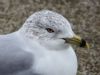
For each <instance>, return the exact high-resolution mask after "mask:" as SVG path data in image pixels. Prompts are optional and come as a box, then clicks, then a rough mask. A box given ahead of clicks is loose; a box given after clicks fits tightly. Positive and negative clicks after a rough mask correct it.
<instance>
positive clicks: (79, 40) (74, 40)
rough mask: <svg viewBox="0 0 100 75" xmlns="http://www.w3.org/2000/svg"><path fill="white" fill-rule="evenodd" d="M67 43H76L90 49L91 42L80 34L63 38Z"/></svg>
mask: <svg viewBox="0 0 100 75" xmlns="http://www.w3.org/2000/svg"><path fill="white" fill-rule="evenodd" d="M63 39H64V40H65V41H66V42H67V43H70V44H74V45H77V46H80V47H83V48H88V49H89V44H88V43H87V42H86V41H85V40H84V39H82V38H81V37H79V36H74V37H72V38H63Z"/></svg>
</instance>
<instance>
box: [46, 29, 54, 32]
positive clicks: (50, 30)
mask: <svg viewBox="0 0 100 75" xmlns="http://www.w3.org/2000/svg"><path fill="white" fill-rule="evenodd" d="M46 30H47V31H48V32H49V33H53V32H54V30H53V29H51V28H46Z"/></svg>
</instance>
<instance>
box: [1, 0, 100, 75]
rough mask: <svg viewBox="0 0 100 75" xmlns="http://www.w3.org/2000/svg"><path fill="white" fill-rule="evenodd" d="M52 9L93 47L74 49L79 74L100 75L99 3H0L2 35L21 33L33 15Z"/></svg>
mask: <svg viewBox="0 0 100 75" xmlns="http://www.w3.org/2000/svg"><path fill="white" fill-rule="evenodd" d="M42 9H49V10H53V11H56V12H58V13H60V14H62V15H63V16H64V17H66V18H67V19H68V20H69V22H70V23H71V24H72V27H73V31H74V32H75V33H76V34H78V35H80V36H82V37H84V38H86V40H87V41H88V42H89V43H90V44H91V48H90V49H89V50H88V49H81V48H75V49H76V50H75V51H76V54H77V57H78V63H79V68H78V74H77V75H100V0H0V34H8V33H11V32H14V31H16V30H18V29H19V28H20V27H21V26H22V25H23V23H24V22H25V20H26V19H27V18H28V17H29V16H30V15H31V14H32V13H34V12H36V11H39V10H42Z"/></svg>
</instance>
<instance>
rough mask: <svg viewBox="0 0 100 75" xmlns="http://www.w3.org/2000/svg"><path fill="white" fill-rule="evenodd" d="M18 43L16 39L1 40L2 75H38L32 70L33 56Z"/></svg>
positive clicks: (0, 65) (0, 68)
mask: <svg viewBox="0 0 100 75" xmlns="http://www.w3.org/2000/svg"><path fill="white" fill-rule="evenodd" d="M16 43H17V44H20V43H19V42H18V41H16V39H14V38H13V39H10V38H0V75H38V74H35V73H34V72H33V71H32V70H31V67H32V65H33V54H31V53H28V52H26V51H24V50H23V49H22V48H21V47H20V46H18V45H16Z"/></svg>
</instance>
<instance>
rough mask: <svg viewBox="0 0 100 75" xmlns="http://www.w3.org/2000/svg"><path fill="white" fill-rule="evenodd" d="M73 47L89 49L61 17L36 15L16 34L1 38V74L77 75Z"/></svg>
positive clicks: (49, 14)
mask: <svg viewBox="0 0 100 75" xmlns="http://www.w3.org/2000/svg"><path fill="white" fill-rule="evenodd" d="M71 44H76V45H78V46H80V47H88V44H87V43H86V41H85V40H83V39H81V38H80V37H78V36H76V35H75V34H74V32H73V31H72V29H71V26H70V23H69V22H68V21H67V20H66V19H65V18H64V17H63V16H62V15H60V14H58V13H56V12H53V11H49V10H42V11H39V12H36V13H34V14H32V15H31V16H30V17H29V18H28V19H27V20H26V21H25V23H24V24H23V26H22V27H21V28H20V29H19V30H18V31H16V32H13V33H10V34H7V35H0V75H76V73H77V58H76V55H75V52H74V50H73V48H72V46H71Z"/></svg>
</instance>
